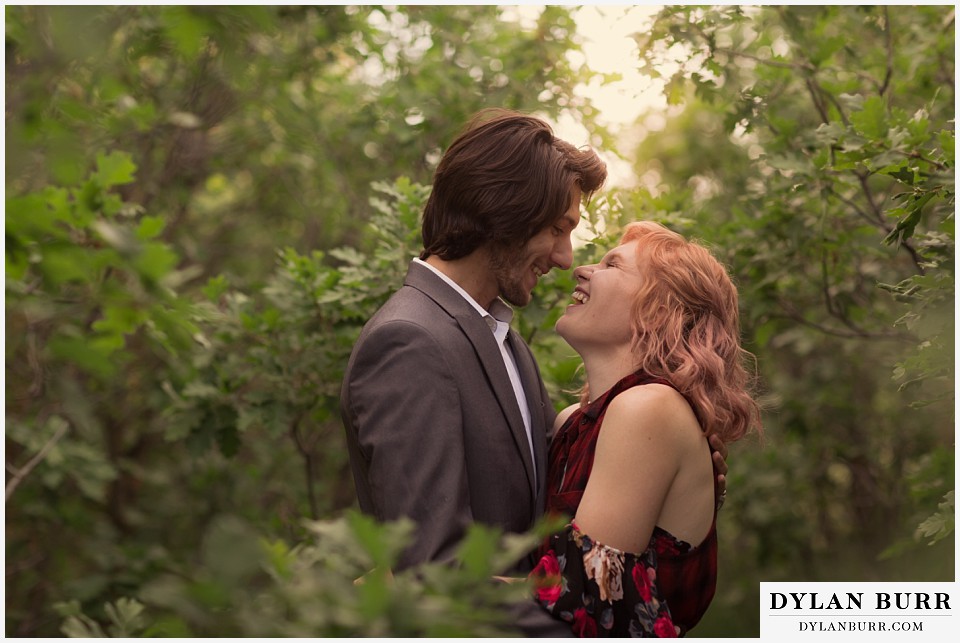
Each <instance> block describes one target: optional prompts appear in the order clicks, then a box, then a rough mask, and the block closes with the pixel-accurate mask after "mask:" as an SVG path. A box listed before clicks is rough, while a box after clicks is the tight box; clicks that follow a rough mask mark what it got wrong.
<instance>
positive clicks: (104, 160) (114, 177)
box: [94, 152, 137, 188]
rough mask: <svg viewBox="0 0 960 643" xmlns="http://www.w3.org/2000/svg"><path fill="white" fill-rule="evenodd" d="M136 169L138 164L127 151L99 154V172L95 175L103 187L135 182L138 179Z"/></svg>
mask: <svg viewBox="0 0 960 643" xmlns="http://www.w3.org/2000/svg"><path fill="white" fill-rule="evenodd" d="M136 171H137V166H136V165H135V164H134V162H133V161H132V160H131V159H130V155H129V154H127V153H126V152H111V153H110V154H104V153H102V152H100V153H99V154H97V172H96V174H95V175H94V176H95V178H96V180H97V182H98V183H99V184H100V186H101V187H103V188H109V187H112V186H114V185H124V184H126V183H133V182H134V181H135V180H136V177H135V176H134V173H135V172H136Z"/></svg>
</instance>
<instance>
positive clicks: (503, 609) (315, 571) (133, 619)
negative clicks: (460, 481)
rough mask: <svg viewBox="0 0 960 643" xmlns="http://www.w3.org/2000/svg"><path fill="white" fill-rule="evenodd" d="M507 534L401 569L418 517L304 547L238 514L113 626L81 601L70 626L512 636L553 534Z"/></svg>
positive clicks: (319, 530)
mask: <svg viewBox="0 0 960 643" xmlns="http://www.w3.org/2000/svg"><path fill="white" fill-rule="evenodd" d="M548 528H549V526H548V525H546V524H545V523H544V524H543V525H540V526H539V527H538V528H537V529H536V530H533V531H531V532H530V533H529V534H525V535H512V536H503V535H501V534H499V533H497V532H496V531H493V530H490V529H489V528H484V527H482V526H480V525H475V526H474V527H473V528H471V530H470V531H469V533H468V535H467V537H466V539H465V540H464V543H463V545H462V546H461V548H460V550H459V552H458V554H457V557H456V560H455V561H453V562H452V564H441V563H429V564H424V565H421V566H418V567H417V568H414V569H408V570H405V571H403V572H399V573H391V572H390V568H391V566H392V565H393V564H394V562H395V561H396V559H397V556H398V555H399V554H400V552H401V551H402V549H403V547H404V545H405V544H406V543H408V542H409V541H410V538H411V537H412V536H413V532H414V529H415V526H414V525H413V523H412V522H410V521H400V522H395V523H388V524H377V523H376V522H374V521H373V519H371V518H369V517H367V516H364V515H362V514H359V513H356V512H349V513H348V514H347V515H346V516H344V517H342V518H339V519H336V520H324V521H314V522H309V523H308V524H307V532H308V533H309V536H308V537H307V538H306V539H305V540H304V541H303V542H302V543H300V544H298V545H297V546H295V547H292V548H291V547H289V546H287V545H286V544H285V543H283V542H282V541H268V540H265V539H264V538H262V537H260V536H259V535H258V534H257V533H256V532H255V531H254V530H253V529H252V528H251V527H250V526H249V525H248V524H246V523H245V522H243V521H242V520H240V519H238V518H237V517H235V516H228V515H224V516H220V517H218V518H217V519H216V520H215V521H214V522H213V523H212V524H211V526H210V529H209V531H208V533H207V534H206V536H205V539H204V542H203V548H202V555H201V560H200V561H199V564H197V565H195V566H192V567H191V569H190V570H189V571H187V572H185V573H181V574H176V575H172V574H171V575H165V576H161V577H159V578H157V579H156V580H154V581H153V582H152V583H150V584H149V585H147V586H146V587H144V589H143V590H142V591H141V592H140V596H139V600H134V599H130V598H121V599H119V600H118V601H116V602H114V603H108V604H107V605H105V606H104V609H103V617H104V618H105V620H106V622H107V623H109V624H108V625H107V626H106V629H104V628H103V627H102V626H101V625H100V624H99V623H98V622H97V621H96V620H94V618H92V617H90V616H87V615H86V614H84V613H82V612H81V611H79V607H78V605H77V604H76V603H75V602H72V603H69V604H65V605H61V606H59V610H60V613H61V614H62V615H63V616H65V617H66V619H65V620H64V623H63V626H62V628H61V629H62V631H63V633H64V634H66V635H67V636H71V637H89V636H106V635H109V636H112V637H129V636H151V637H152V636H177V637H200V636H202V637H207V636H216V637H223V636H243V637H250V636H253V637H343V636H391V637H395V636H400V637H415V636H430V637H434V636H484V637H495V636H510V635H514V634H515V632H514V631H513V630H511V629H510V625H509V616H508V614H509V612H508V606H509V605H510V604H511V603H516V602H519V601H523V600H530V598H529V594H530V591H529V588H528V586H527V585H526V584H525V583H519V584H507V583H502V582H496V581H493V580H492V578H491V577H492V576H493V575H499V574H503V573H508V572H509V570H510V569H511V568H512V567H513V565H514V564H515V563H516V561H517V560H518V559H519V558H520V557H521V556H523V555H524V554H525V553H526V552H527V551H529V550H530V549H531V548H532V547H533V546H534V545H535V544H536V543H537V542H538V540H539V539H540V538H542V536H543V534H544V533H546V530H547V529H548Z"/></svg>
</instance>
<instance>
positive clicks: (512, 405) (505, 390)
mask: <svg viewBox="0 0 960 643" xmlns="http://www.w3.org/2000/svg"><path fill="white" fill-rule="evenodd" d="M404 284H405V285H407V286H411V287H413V288H416V289H417V290H420V291H421V292H423V293H425V294H426V295H428V296H429V297H430V298H431V299H433V300H434V301H436V302H437V304H438V305H440V306H441V307H442V308H443V309H444V310H445V311H447V313H448V314H450V315H451V316H452V317H453V318H454V319H456V320H457V323H458V324H459V325H460V328H461V329H462V330H463V332H464V334H465V335H466V336H467V338H468V339H469V340H470V343H471V344H473V348H474V351H476V353H477V356H478V357H479V358H480V363H481V365H482V366H483V370H484V371H485V372H486V374H487V380H488V381H489V382H490V386H491V388H492V389H493V391H494V393H495V395H496V397H497V401H498V402H499V404H500V408H501V410H502V412H503V414H504V416H505V417H506V419H507V424H508V425H509V427H510V433H511V435H512V436H513V440H514V442H515V444H516V446H517V449H518V450H519V451H520V456H521V458H522V459H523V466H524V470H525V472H526V476H527V481H528V482H529V483H530V489H531V491H532V492H533V495H534V498H536V497H537V494H538V490H539V483H538V481H537V480H536V479H535V476H534V469H533V459H532V457H531V455H530V447H529V445H528V443H527V432H526V429H525V428H524V426H523V417H522V416H521V415H520V407H519V406H518V405H517V398H516V396H515V395H514V393H513V385H512V384H511V383H510V376H509V375H508V374H507V368H506V366H504V364H503V357H502V356H501V354H500V347H499V346H497V341H496V338H494V336H493V331H491V330H490V327H489V326H488V325H487V322H486V320H485V319H483V318H482V317H481V316H480V315H479V314H478V313H477V311H476V310H475V309H474V308H473V306H471V305H470V304H469V302H467V301H466V300H465V299H464V298H463V297H462V296H461V295H460V293H458V292H456V291H455V290H453V289H452V288H450V287H449V286H448V285H447V284H445V283H444V282H443V280H442V279H440V278H439V277H437V276H436V275H435V274H433V273H432V272H431V271H430V270H429V269H428V268H424V267H423V266H421V265H419V264H417V263H411V264H410V269H409V270H408V272H407V278H406V280H405V281H404ZM519 352H523V351H519ZM517 353H518V351H516V350H515V351H514V355H517ZM517 362H518V370H520V365H519V362H520V358H519V357H517ZM520 374H521V380H522V382H523V387H524V391H525V392H526V395H527V400H528V404H530V402H529V399H530V391H529V388H528V382H529V379H528V377H527V376H526V375H525V371H524V370H520ZM536 406H537V413H539V414H541V420H540V422H541V423H542V421H543V420H542V410H541V409H540V408H539V402H537V405H536ZM530 411H531V426H532V427H534V431H533V433H534V440H537V437H536V436H537V433H538V431H537V430H536V427H537V426H539V425H538V424H536V423H534V420H533V418H534V409H533V408H531V409H530ZM542 437H543V436H541V439H542ZM534 450H535V451H537V452H539V451H540V450H541V449H540V448H538V447H537V443H536V441H535V442H534ZM539 457H540V456H538V458H539ZM537 466H538V469H537V471H538V472H539V471H541V468H540V463H539V462H538V465H537ZM541 477H542V473H541Z"/></svg>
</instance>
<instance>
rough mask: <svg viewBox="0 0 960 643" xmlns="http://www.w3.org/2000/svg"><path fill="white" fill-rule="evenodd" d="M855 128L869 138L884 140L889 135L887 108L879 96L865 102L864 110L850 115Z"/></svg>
mask: <svg viewBox="0 0 960 643" xmlns="http://www.w3.org/2000/svg"><path fill="white" fill-rule="evenodd" d="M850 122H851V123H852V124H853V126H854V128H855V129H856V130H857V131H858V132H860V133H861V134H863V135H864V136H867V137H868V138H874V139H877V138H883V137H884V136H886V134H887V129H888V123H887V108H886V104H885V103H884V100H883V99H882V98H880V97H879V96H871V97H870V98H868V99H866V100H865V101H863V109H862V110H860V111H858V112H853V113H852V114H850Z"/></svg>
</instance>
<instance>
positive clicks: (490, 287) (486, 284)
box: [424, 250, 500, 310]
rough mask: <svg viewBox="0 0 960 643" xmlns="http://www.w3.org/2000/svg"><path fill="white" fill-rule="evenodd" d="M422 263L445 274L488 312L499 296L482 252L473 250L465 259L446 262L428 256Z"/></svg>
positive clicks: (494, 280) (484, 253)
mask: <svg viewBox="0 0 960 643" xmlns="http://www.w3.org/2000/svg"><path fill="white" fill-rule="evenodd" d="M424 261H426V262H427V263H428V264H430V265H431V266H433V267H434V268H436V269H437V270H439V271H440V272H442V273H443V274H445V275H446V276H447V277H449V278H450V279H452V280H453V281H455V282H456V283H457V285H458V286H460V287H461V288H463V289H464V290H465V291H466V292H467V294H469V295H470V296H471V297H473V300H474V301H476V302H477V303H478V304H480V305H481V306H483V307H484V308H485V309H487V310H490V306H491V305H492V304H493V302H494V300H496V298H497V296H498V295H499V294H500V292H499V288H498V287H497V282H496V279H495V278H494V277H493V274H491V272H490V262H489V260H488V258H487V255H486V252H485V251H484V250H475V251H474V252H472V253H470V254H469V255H467V256H466V257H462V258H460V259H454V260H452V261H447V260H445V259H441V258H440V257H437V256H436V255H430V256H429V257H427V258H426V259H425V260H424Z"/></svg>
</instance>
